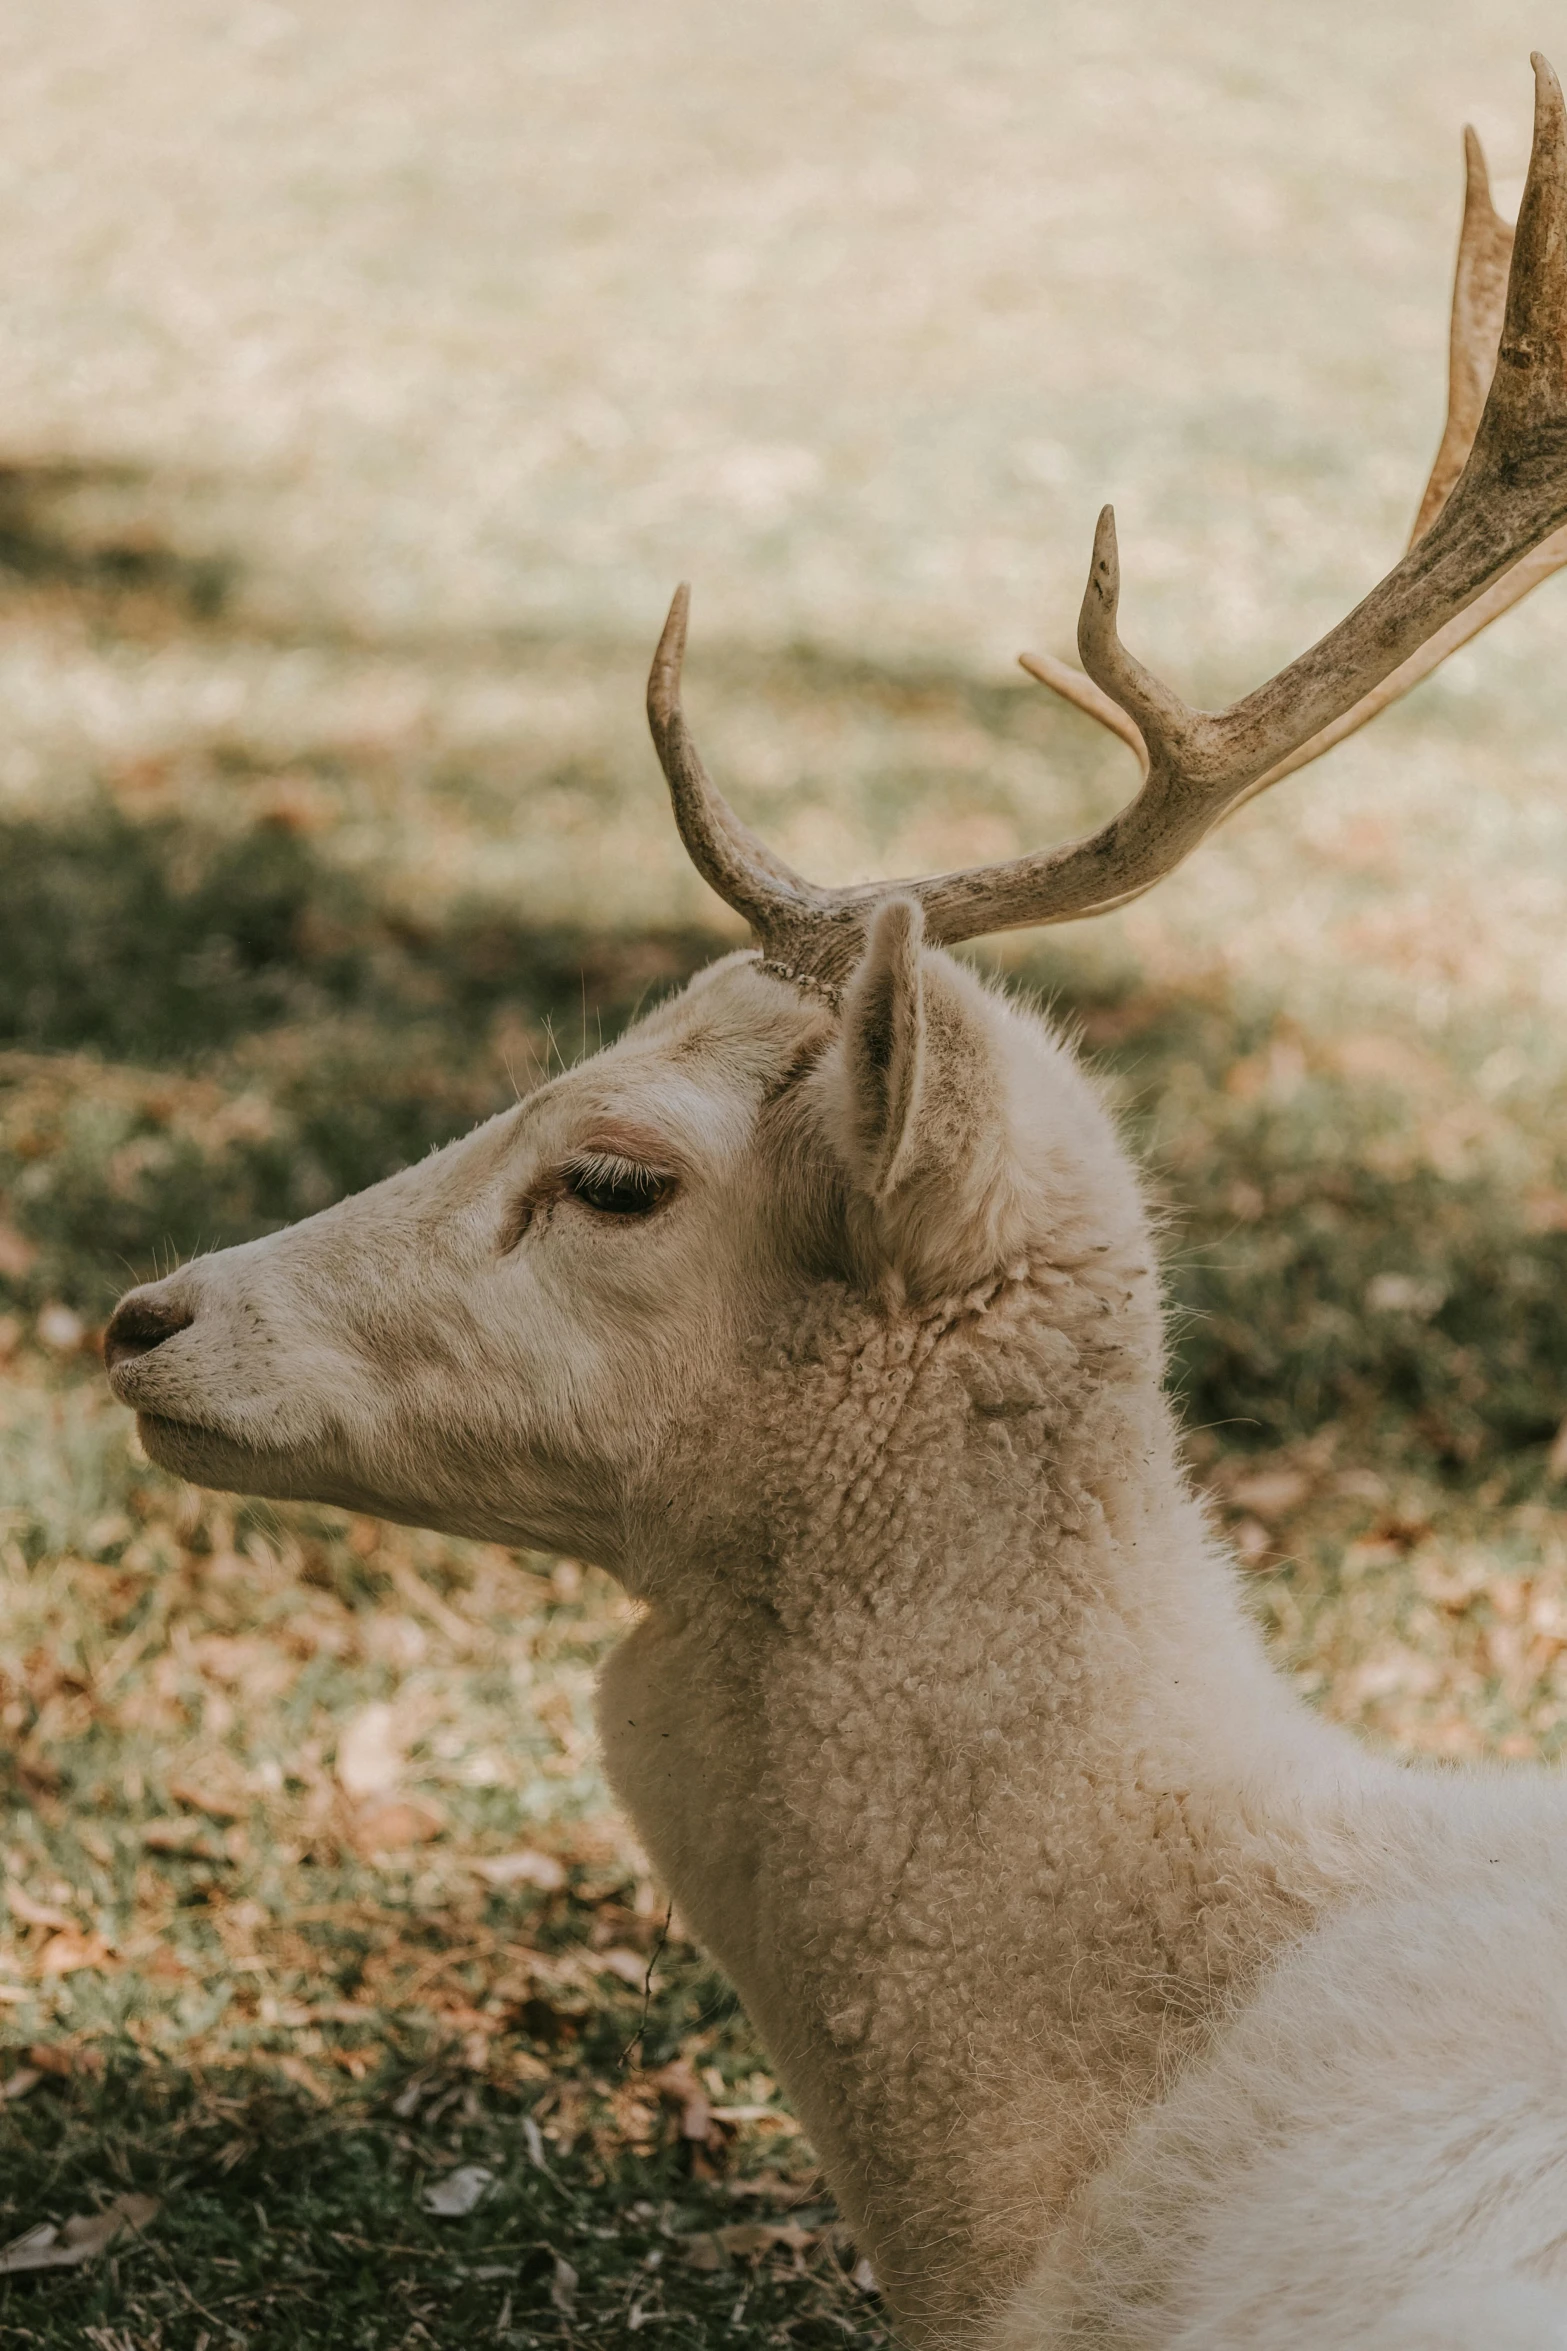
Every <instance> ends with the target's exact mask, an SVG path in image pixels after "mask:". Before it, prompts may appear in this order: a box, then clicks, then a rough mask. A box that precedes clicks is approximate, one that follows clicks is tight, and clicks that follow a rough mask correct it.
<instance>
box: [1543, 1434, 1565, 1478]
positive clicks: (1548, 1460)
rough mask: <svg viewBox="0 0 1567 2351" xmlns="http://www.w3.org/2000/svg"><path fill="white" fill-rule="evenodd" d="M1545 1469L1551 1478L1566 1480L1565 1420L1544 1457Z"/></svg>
mask: <svg viewBox="0 0 1567 2351" xmlns="http://www.w3.org/2000/svg"><path fill="white" fill-rule="evenodd" d="M1545 1467H1546V1470H1547V1472H1548V1474H1549V1475H1550V1476H1551V1477H1553V1478H1558V1479H1559V1478H1567V1420H1564V1421H1563V1422H1562V1425H1561V1427H1560V1428H1559V1429H1558V1430H1557V1432H1556V1434H1555V1436H1554V1437H1553V1438H1552V1439H1551V1449H1550V1451H1549V1453H1547V1455H1546V1456H1545Z"/></svg>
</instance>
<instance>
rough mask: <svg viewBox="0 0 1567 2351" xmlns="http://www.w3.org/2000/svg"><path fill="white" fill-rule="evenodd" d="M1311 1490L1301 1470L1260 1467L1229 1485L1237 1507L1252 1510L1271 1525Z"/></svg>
mask: <svg viewBox="0 0 1567 2351" xmlns="http://www.w3.org/2000/svg"><path fill="white" fill-rule="evenodd" d="M1310 1491H1311V1486H1310V1481H1309V1479H1307V1478H1304V1477H1303V1476H1302V1475H1301V1473H1300V1471H1299V1470H1298V1469H1265V1470H1258V1471H1257V1473H1256V1474H1255V1476H1253V1477H1246V1478H1237V1479H1236V1481H1235V1483H1234V1485H1233V1486H1231V1488H1230V1500H1231V1502H1232V1503H1233V1504H1234V1506H1235V1508H1236V1509H1237V1510H1246V1511H1249V1512H1250V1513H1251V1515H1252V1517H1253V1518H1260V1519H1261V1520H1262V1521H1263V1523H1264V1524H1265V1525H1267V1526H1271V1525H1272V1523H1273V1521H1274V1520H1275V1519H1276V1518H1283V1517H1285V1516H1286V1515H1287V1514H1288V1513H1289V1512H1290V1511H1292V1510H1294V1509H1295V1508H1297V1507H1298V1505H1299V1504H1300V1503H1302V1502H1304V1501H1305V1499H1306V1496H1307V1494H1308V1493H1309V1492H1310Z"/></svg>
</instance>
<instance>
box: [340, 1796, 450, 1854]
mask: <svg viewBox="0 0 1567 2351" xmlns="http://www.w3.org/2000/svg"><path fill="white" fill-rule="evenodd" d="M445 1826H446V1817H445V1815H444V1813H441V1812H438V1811H437V1810H436V1808H435V1806H434V1805H433V1804H414V1803H409V1802H403V1801H397V1800H394V1801H393V1802H391V1803H389V1804H368V1805H366V1806H365V1808H364V1810H363V1811H362V1812H361V1813H360V1814H359V1815H358V1817H357V1818H356V1820H355V1822H354V1843H355V1845H357V1847H358V1848H359V1851H360V1852H361V1853H397V1852H402V1851H405V1850H406V1848H407V1847H408V1846H410V1845H428V1844H429V1842H430V1840H431V1838H432V1837H438V1836H439V1835H440V1833H441V1831H442V1829H444V1828H445Z"/></svg>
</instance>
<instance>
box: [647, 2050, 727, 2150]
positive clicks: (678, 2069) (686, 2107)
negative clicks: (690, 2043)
mask: <svg viewBox="0 0 1567 2351" xmlns="http://www.w3.org/2000/svg"><path fill="white" fill-rule="evenodd" d="M652 2079H653V2084H654V2087H655V2088H656V2089H657V2091H658V2093H659V2095H660V2096H661V2097H663V2098H667V2099H668V2100H669V2102H670V2104H671V2105H672V2106H678V2107H679V2108H680V2136H681V2137H682V2138H683V2139H692V2140H698V2141H700V2140H705V2139H706V2137H707V2134H708V2132H709V2131H710V2130H711V2128H712V2124H713V2108H712V2102H711V2100H710V2099H709V2097H708V2095H707V2092H706V2090H704V2089H703V2087H702V2084H701V2083H700V2082H699V2081H698V2080H697V2078H696V2075H695V2074H694V2073H693V2072H692V2070H691V2067H690V2065H689V2064H688V2063H687V2061H686V2059H685V2058H683V2057H677V2058H675V2059H674V2060H673V2062H672V2063H671V2064H669V2065H662V2066H660V2067H659V2069H658V2071H657V2073H656V2074H654V2075H653V2077H652Z"/></svg>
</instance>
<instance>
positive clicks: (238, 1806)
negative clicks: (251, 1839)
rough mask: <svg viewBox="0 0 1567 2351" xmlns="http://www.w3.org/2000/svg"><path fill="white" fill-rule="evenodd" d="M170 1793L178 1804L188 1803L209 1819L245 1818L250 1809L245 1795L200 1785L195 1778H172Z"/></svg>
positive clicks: (194, 1810) (195, 1810)
mask: <svg viewBox="0 0 1567 2351" xmlns="http://www.w3.org/2000/svg"><path fill="white" fill-rule="evenodd" d="M169 1794H170V1795H171V1796H172V1797H173V1798H174V1801H175V1803H176V1804H188V1805H189V1806H190V1808H191V1810H192V1811H193V1812H204V1813H205V1814H206V1815H207V1818H208V1819H209V1820H225V1821H227V1820H243V1819H244V1817H245V1814H246V1813H247V1812H248V1810H249V1809H250V1808H249V1805H248V1804H247V1803H246V1801H245V1798H244V1797H243V1796H236V1795H232V1794H226V1793H225V1792H224V1790H223V1789H221V1788H219V1787H215V1786H211V1785H206V1784H203V1785H198V1784H197V1782H196V1781H195V1780H170V1782H169Z"/></svg>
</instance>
